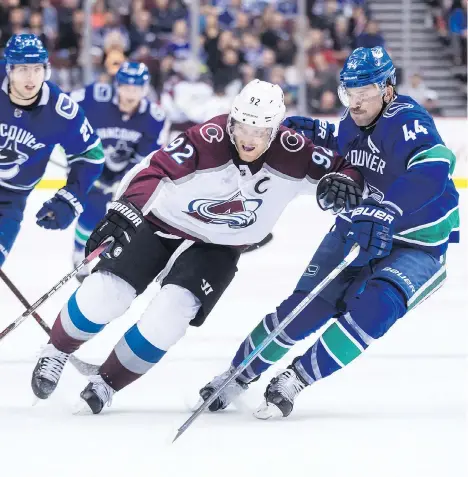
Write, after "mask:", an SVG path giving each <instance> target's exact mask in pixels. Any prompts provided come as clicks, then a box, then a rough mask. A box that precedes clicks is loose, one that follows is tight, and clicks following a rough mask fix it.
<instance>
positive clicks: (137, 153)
mask: <svg viewBox="0 0 468 477" xmlns="http://www.w3.org/2000/svg"><path fill="white" fill-rule="evenodd" d="M71 97H72V98H73V99H74V100H75V101H77V102H78V104H79V105H80V106H81V107H82V108H83V109H84V111H85V112H86V115H87V117H88V119H89V121H90V123H91V124H92V125H93V128H94V129H95V130H96V132H97V134H98V135H99V137H100V138H101V141H102V144H103V147H104V154H105V164H104V170H103V173H102V175H101V177H100V179H99V181H100V182H101V183H103V184H104V185H111V184H113V183H115V182H117V181H120V179H121V178H122V177H123V176H124V175H125V173H126V172H127V171H128V170H129V169H131V168H132V167H133V166H134V165H135V164H137V163H139V162H140V161H141V160H142V159H143V158H144V157H146V156H147V155H148V154H149V153H151V152H154V151H156V150H157V149H159V148H160V147H161V145H162V142H163V139H164V138H163V134H164V132H165V129H164V124H165V116H164V112H163V110H162V109H161V108H160V107H159V106H158V105H157V104H155V103H152V102H150V101H149V100H148V99H147V98H143V99H142V101H141V102H140V106H139V108H138V111H137V112H136V113H135V114H132V115H129V114H125V113H122V112H121V111H120V110H119V107H118V102H117V96H116V92H115V89H114V88H113V87H112V86H111V85H109V84H105V83H93V84H91V85H89V86H87V87H86V88H83V89H80V90H77V91H74V92H73V93H72V94H71Z"/></svg>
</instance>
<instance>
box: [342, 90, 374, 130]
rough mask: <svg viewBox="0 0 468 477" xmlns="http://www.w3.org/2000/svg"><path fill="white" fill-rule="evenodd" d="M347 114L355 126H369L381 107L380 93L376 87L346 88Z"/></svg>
mask: <svg viewBox="0 0 468 477" xmlns="http://www.w3.org/2000/svg"><path fill="white" fill-rule="evenodd" d="M346 94H347V97H348V101H349V112H350V114H351V117H352V118H353V120H354V122H355V123H356V125H357V126H360V127H362V126H369V125H370V124H372V122H373V121H374V119H375V118H376V117H377V115H378V114H379V113H380V111H381V109H382V106H383V94H382V91H381V90H380V89H379V88H378V87H377V86H376V85H367V86H363V87H361V88H346Z"/></svg>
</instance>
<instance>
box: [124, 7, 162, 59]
mask: <svg viewBox="0 0 468 477" xmlns="http://www.w3.org/2000/svg"><path fill="white" fill-rule="evenodd" d="M152 21H153V19H152V18H151V13H150V12H149V11H148V10H141V11H139V12H138V13H134V15H133V22H132V25H131V26H130V31H129V38H130V51H131V52H132V53H134V52H136V55H139V54H141V53H142V51H141V50H140V51H138V50H139V49H140V48H141V47H143V46H145V47H147V48H148V49H149V50H150V52H152V53H153V54H154V55H157V52H158V49H159V48H160V47H161V46H162V42H161V41H160V40H158V38H157V35H156V33H154V32H153V31H152V29H151V24H152Z"/></svg>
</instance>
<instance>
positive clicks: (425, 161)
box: [385, 110, 455, 214]
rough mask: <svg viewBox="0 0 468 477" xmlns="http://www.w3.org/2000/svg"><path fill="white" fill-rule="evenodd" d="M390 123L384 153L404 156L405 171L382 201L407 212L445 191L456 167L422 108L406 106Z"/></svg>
mask: <svg viewBox="0 0 468 477" xmlns="http://www.w3.org/2000/svg"><path fill="white" fill-rule="evenodd" d="M390 124H391V126H390V127H389V131H388V135H387V137H388V138H390V144H389V146H388V151H387V153H388V155H389V157H390V158H391V160H392V159H393V158H394V160H404V161H405V164H406V172H405V173H404V174H402V175H401V176H400V177H398V178H397V179H396V180H395V181H394V182H393V184H392V185H391V186H390V188H389V190H388V191H387V193H386V194H385V201H386V202H388V203H391V204H394V205H396V207H397V209H399V210H400V211H401V212H402V213H404V214H410V213H413V212H415V211H417V210H419V209H421V208H422V207H424V206H426V205H427V204H429V203H430V202H432V201H433V200H435V199H437V198H438V197H440V195H441V194H442V193H443V192H444V190H445V188H446V186H447V181H448V180H449V178H450V177H451V174H452V173H453V170H454V168H455V155H454V154H453V152H452V151H451V150H450V149H448V148H447V147H446V146H445V144H444V143H443V141H442V139H441V137H440V135H439V133H438V131H437V129H436V127H435V124H434V121H433V120H432V118H431V117H430V116H429V114H428V113H427V112H425V111H424V110H415V111H414V110H408V111H407V112H404V113H402V114H399V115H396V116H395V118H394V120H393V121H392V122H391V123H390Z"/></svg>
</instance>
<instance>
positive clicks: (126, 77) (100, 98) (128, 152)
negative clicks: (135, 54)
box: [71, 62, 165, 281]
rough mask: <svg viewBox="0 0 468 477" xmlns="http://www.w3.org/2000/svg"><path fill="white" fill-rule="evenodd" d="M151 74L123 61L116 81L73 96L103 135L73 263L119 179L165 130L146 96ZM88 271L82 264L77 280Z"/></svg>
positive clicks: (80, 256) (161, 116)
mask: <svg viewBox="0 0 468 477" xmlns="http://www.w3.org/2000/svg"><path fill="white" fill-rule="evenodd" d="M149 79H150V77H149V72H148V68H147V67H146V65H145V64H144V63H133V62H124V63H123V64H122V65H121V66H120V68H119V70H118V71H117V74H116V75H115V79H114V85H113V86H112V85H110V84H104V83H93V84H91V85H89V86H87V87H86V88H84V89H80V90H78V91H75V92H73V93H72V94H71V97H72V98H73V99H74V100H75V101H76V102H77V103H78V104H79V105H80V106H81V107H82V108H83V109H84V111H85V113H86V116H87V118H88V119H89V121H90V123H91V124H92V125H93V128H95V130H96V133H97V134H98V136H99V137H100V138H101V141H102V144H103V147H104V154H105V163H104V170H103V172H102V174H101V176H100V177H99V180H97V181H96V182H95V183H94V185H93V187H92V188H91V190H90V192H89V195H88V198H87V201H86V204H83V206H84V212H83V213H82V214H81V215H80V217H79V219H78V222H77V225H76V230H75V251H74V254H73V261H74V263H75V265H77V264H78V263H80V262H81V261H82V260H83V259H84V247H85V244H86V241H87V240H88V238H89V236H90V235H91V232H92V231H93V230H94V228H95V227H96V225H97V224H98V222H99V221H100V220H101V219H102V218H103V217H104V215H105V214H106V206H107V204H108V203H109V202H110V201H111V200H112V196H113V194H114V193H115V191H116V190H117V187H118V185H119V183H120V180H121V179H122V177H123V176H124V175H125V174H126V172H127V171H129V170H130V169H131V168H132V167H133V166H134V165H135V164H137V163H139V162H140V161H141V160H142V159H144V158H145V157H146V156H147V155H148V154H149V153H151V152H154V151H156V150H157V149H159V148H160V146H161V145H162V141H163V139H164V138H163V135H164V132H165V128H164V124H165V115H164V112H163V110H162V109H161V108H160V107H159V106H158V105H157V104H155V103H154V102H150V100H149V99H148V98H147V93H148V86H149ZM88 274H89V270H88V269H87V268H86V267H85V268H83V269H82V271H81V272H80V274H79V275H78V276H77V278H78V279H79V280H80V281H82V280H83V279H84V278H85V277H86V276H87V275H88Z"/></svg>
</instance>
